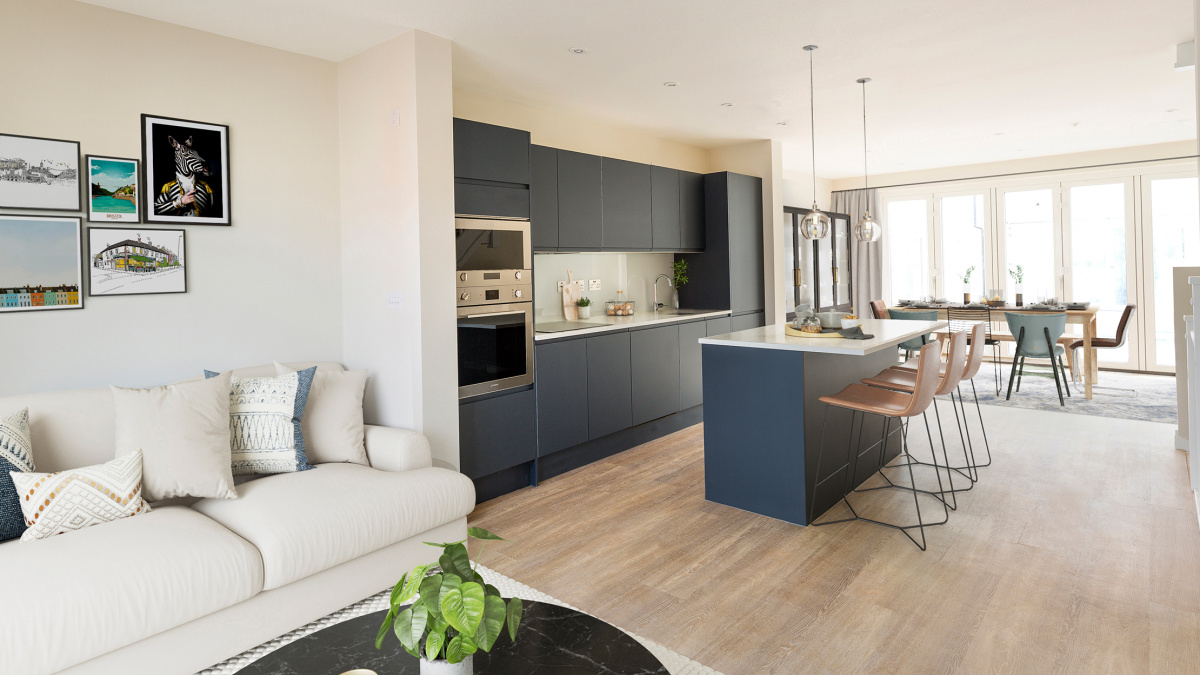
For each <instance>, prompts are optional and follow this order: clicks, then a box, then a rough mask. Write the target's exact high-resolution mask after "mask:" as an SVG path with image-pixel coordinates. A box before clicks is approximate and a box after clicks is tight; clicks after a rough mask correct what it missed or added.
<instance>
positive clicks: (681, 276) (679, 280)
mask: <svg viewBox="0 0 1200 675" xmlns="http://www.w3.org/2000/svg"><path fill="white" fill-rule="evenodd" d="M671 270H672V271H673V272H674V276H675V279H674V281H675V286H674V288H673V289H672V293H671V304H672V305H673V306H674V307H675V309H679V289H680V288H681V287H682V286H683V285H684V284H686V283H687V282H688V275H687V272H688V261H687V260H684V259H680V260H676V261H675V262H673V263H671Z"/></svg>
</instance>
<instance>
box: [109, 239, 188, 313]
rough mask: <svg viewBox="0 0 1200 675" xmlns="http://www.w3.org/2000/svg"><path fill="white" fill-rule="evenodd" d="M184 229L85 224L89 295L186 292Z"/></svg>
mask: <svg viewBox="0 0 1200 675" xmlns="http://www.w3.org/2000/svg"><path fill="white" fill-rule="evenodd" d="M185 239H186V237H185V235H184V231H183V230H152V229H148V228H143V229H137V228H124V227H89V228H88V257H87V268H88V276H89V279H88V295H92V296H96V295H147V294H151V293H187V250H186V248H185Z"/></svg>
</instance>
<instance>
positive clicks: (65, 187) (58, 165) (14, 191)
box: [0, 133, 83, 212]
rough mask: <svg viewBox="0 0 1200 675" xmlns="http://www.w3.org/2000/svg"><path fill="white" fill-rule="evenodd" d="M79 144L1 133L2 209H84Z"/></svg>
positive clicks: (56, 139)
mask: <svg viewBox="0 0 1200 675" xmlns="http://www.w3.org/2000/svg"><path fill="white" fill-rule="evenodd" d="M79 158H80V152H79V141H68V140H62V139H58V138H41V137H39V136H18V135H16V134H4V133H0V209H25V210H32V211H75V212H78V211H80V210H82V203H81V198H82V197H81V196H82V194H83V189H82V188H83V181H82V180H81V179H80V171H79V167H80V164H79Z"/></svg>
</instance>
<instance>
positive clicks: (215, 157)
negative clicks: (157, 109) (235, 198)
mask: <svg viewBox="0 0 1200 675" xmlns="http://www.w3.org/2000/svg"><path fill="white" fill-rule="evenodd" d="M142 187H143V189H142V212H143V214H144V216H143V219H144V220H145V222H147V223H171V224H177V225H229V224H230V220H229V213H230V210H229V127H227V126H225V125H223V124H206V123H204V122H192V121H189V120H179V119H173V118H170V117H157V116H155V115H142Z"/></svg>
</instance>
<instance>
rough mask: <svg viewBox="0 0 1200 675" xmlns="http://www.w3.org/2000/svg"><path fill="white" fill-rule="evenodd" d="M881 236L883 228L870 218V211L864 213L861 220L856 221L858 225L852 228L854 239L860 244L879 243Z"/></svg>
mask: <svg viewBox="0 0 1200 675" xmlns="http://www.w3.org/2000/svg"><path fill="white" fill-rule="evenodd" d="M882 234H883V228H882V227H880V226H879V223H877V222H875V219H874V218H872V217H871V212H870V211H866V212H864V213H863V217H862V220H860V221H858V224H857V225H855V226H854V238H855V239H857V240H859V241H861V242H866V243H870V242H873V241H879V237H880V235H882Z"/></svg>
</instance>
